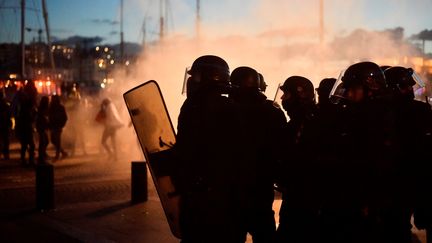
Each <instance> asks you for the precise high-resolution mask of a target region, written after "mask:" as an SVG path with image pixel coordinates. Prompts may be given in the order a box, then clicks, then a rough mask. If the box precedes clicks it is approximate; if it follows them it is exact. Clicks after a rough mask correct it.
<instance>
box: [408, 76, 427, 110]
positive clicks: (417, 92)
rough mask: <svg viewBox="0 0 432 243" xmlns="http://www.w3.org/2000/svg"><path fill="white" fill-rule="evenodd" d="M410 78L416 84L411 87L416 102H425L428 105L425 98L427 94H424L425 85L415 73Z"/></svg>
mask: <svg viewBox="0 0 432 243" xmlns="http://www.w3.org/2000/svg"><path fill="white" fill-rule="evenodd" d="M412 78H413V79H414V81H415V82H416V83H415V84H414V85H413V91H414V96H415V99H416V100H418V101H422V102H426V103H428V100H427V97H428V94H427V92H426V83H425V82H424V81H423V79H422V78H421V77H420V75H418V74H417V73H416V72H413V74H412Z"/></svg>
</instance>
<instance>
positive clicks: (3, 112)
mask: <svg viewBox="0 0 432 243" xmlns="http://www.w3.org/2000/svg"><path fill="white" fill-rule="evenodd" d="M11 127H12V122H11V108H10V105H9V103H8V102H7V101H6V99H5V97H4V95H3V92H2V91H0V153H1V154H3V158H4V159H6V160H8V159H9V136H10V134H9V131H10V129H11Z"/></svg>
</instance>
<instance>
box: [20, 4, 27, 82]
mask: <svg viewBox="0 0 432 243" xmlns="http://www.w3.org/2000/svg"><path fill="white" fill-rule="evenodd" d="M24 30H25V0H21V78H23V79H24V78H25V77H26V74H25V37H24Z"/></svg>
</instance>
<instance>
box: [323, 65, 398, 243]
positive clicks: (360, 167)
mask: <svg viewBox="0 0 432 243" xmlns="http://www.w3.org/2000/svg"><path fill="white" fill-rule="evenodd" d="M335 87H336V88H335V89H334V92H333V93H332V96H333V97H332V101H333V102H335V103H336V104H337V106H338V112H336V113H333V114H334V117H332V118H331V119H332V120H331V122H326V123H325V124H327V125H329V124H330V125H331V126H329V127H323V130H326V131H327V133H326V135H327V136H326V142H325V149H322V148H319V151H318V153H319V154H320V160H321V164H322V165H323V166H324V167H323V170H322V171H323V173H322V175H323V177H322V178H323V179H322V185H323V186H322V191H323V198H322V201H323V203H322V208H321V213H320V215H321V216H320V217H321V229H322V230H321V232H322V238H323V241H324V242H398V241H396V240H395V238H392V234H389V232H388V231H387V229H386V226H387V225H386V222H385V221H384V217H385V214H386V212H387V211H388V209H389V208H391V207H392V206H393V205H392V202H393V195H394V194H393V190H394V185H395V178H396V177H395V175H396V174H395V171H396V170H395V168H396V167H395V155H396V153H395V149H396V147H397V143H396V142H397V141H396V139H395V124H394V121H395V119H394V118H395V117H394V114H393V110H392V109H393V106H392V104H391V100H389V99H388V96H387V95H388V92H387V91H388V90H387V84H386V80H385V77H384V74H383V72H382V70H381V69H380V67H379V66H378V65H377V64H375V63H372V62H360V63H356V64H353V65H351V66H349V67H348V69H347V70H346V71H345V72H344V73H343V75H342V77H341V79H339V80H338V82H337V83H336V84H335ZM327 118H329V117H327ZM328 131H330V132H328ZM398 240H400V239H398Z"/></svg>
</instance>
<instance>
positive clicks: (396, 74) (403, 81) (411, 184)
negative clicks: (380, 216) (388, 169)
mask: <svg viewBox="0 0 432 243" xmlns="http://www.w3.org/2000/svg"><path fill="white" fill-rule="evenodd" d="M384 73H385V75H386V79H387V83H388V84H389V86H390V88H391V90H392V92H393V94H394V96H395V111H396V112H395V114H396V128H397V134H398V141H399V149H398V153H397V155H398V156H397V158H398V159H397V168H396V169H397V183H396V184H395V190H394V207H393V208H392V210H391V211H390V213H389V214H388V218H389V219H388V220H387V221H388V228H389V230H391V231H393V234H392V235H394V237H395V238H399V239H401V240H399V242H410V241H411V223H410V221H411V214H412V211H413V210H414V209H415V211H416V213H415V214H416V217H414V219H415V223H416V224H418V225H417V226H418V228H420V229H425V228H430V227H431V226H432V221H430V220H431V219H432V218H431V216H432V215H429V216H426V215H427V214H428V212H427V211H429V210H430V208H431V207H430V206H428V205H430V203H431V202H432V201H431V200H430V199H428V193H427V191H428V190H429V188H430V185H431V183H430V182H431V181H430V179H429V178H430V171H431V167H430V165H429V163H428V159H427V158H428V154H427V153H428V152H427V151H428V149H430V147H431V145H432V143H431V138H432V137H431V133H432V111H431V108H430V106H429V104H426V103H423V102H420V101H417V100H414V91H413V86H414V85H415V84H416V81H415V80H414V78H413V74H414V71H413V70H412V69H411V68H404V67H397V66H396V67H391V68H388V69H386V70H385V72H384ZM413 191H414V193H413ZM429 213H430V212H429ZM424 216H426V217H424ZM426 218H429V219H428V220H426ZM427 221H429V222H427ZM395 242H396V241H395Z"/></svg>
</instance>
